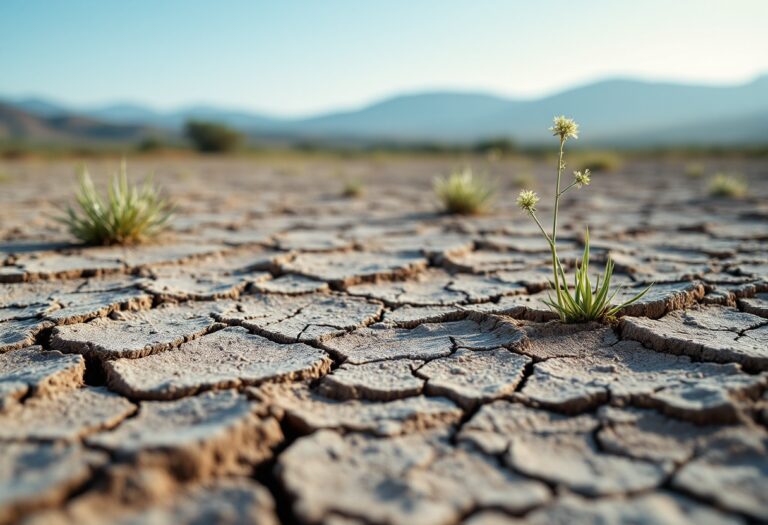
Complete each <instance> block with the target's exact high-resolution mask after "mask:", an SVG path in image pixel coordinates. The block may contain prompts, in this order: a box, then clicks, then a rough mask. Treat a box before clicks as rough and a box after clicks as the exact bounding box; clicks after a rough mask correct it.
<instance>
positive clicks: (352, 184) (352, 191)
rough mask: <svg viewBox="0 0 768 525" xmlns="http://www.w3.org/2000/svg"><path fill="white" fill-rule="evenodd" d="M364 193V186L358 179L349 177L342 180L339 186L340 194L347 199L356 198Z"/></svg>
mask: <svg viewBox="0 0 768 525" xmlns="http://www.w3.org/2000/svg"><path fill="white" fill-rule="evenodd" d="M363 193H365V186H364V185H363V181H361V180H360V179H349V180H347V181H345V182H344V186H343V187H342V188H341V196H342V197H345V198H347V199H357V198H360V197H362V196H363Z"/></svg>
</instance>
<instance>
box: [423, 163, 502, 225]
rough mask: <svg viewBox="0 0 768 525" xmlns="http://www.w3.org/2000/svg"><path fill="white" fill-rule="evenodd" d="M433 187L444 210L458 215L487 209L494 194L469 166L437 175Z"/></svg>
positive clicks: (485, 181) (488, 185)
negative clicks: (440, 175)
mask: <svg viewBox="0 0 768 525" xmlns="http://www.w3.org/2000/svg"><path fill="white" fill-rule="evenodd" d="M434 189H435V194H436V195H437V198H438V199H439V200H440V202H441V203H442V205H443V208H444V209H445V211H447V212H448V213H454V214H459V215H474V214H478V213H482V212H484V211H487V210H488V208H489V206H490V204H491V200H492V199H493V195H494V189H493V187H492V186H491V185H490V183H489V182H488V181H487V180H485V178H484V177H479V176H477V175H475V174H474V173H472V170H471V169H469V168H464V169H463V170H460V171H455V172H453V173H451V174H450V175H449V176H447V177H437V178H436V179H435V181H434Z"/></svg>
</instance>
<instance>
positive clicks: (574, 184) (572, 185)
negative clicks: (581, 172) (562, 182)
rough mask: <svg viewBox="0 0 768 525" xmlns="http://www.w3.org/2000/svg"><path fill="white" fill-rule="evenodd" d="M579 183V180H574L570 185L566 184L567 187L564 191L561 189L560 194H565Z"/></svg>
mask: <svg viewBox="0 0 768 525" xmlns="http://www.w3.org/2000/svg"><path fill="white" fill-rule="evenodd" d="M577 184H578V182H576V181H573V182H572V183H570V184H569V185H568V186H566V187H565V189H564V190H563V191H561V192H560V195H565V192H566V191H568V190H570V189H571V188H573V187H574V186H576V185H577Z"/></svg>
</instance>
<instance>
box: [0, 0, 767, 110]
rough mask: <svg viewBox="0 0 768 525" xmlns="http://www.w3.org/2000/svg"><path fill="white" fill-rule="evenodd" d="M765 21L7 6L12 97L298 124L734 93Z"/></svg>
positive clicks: (419, 10)
mask: <svg viewBox="0 0 768 525" xmlns="http://www.w3.org/2000/svg"><path fill="white" fill-rule="evenodd" d="M766 18H768V3H765V2H761V1H759V0H738V1H735V2H730V3H729V4H728V5H727V6H726V5H725V4H723V3H722V2H717V1H695V2H694V1H688V2H678V3H674V4H669V3H666V2H663V1H661V0H650V1H649V2H645V3H643V5H629V4H626V3H621V4H617V3H614V2H609V1H607V0H596V1H592V2H587V3H584V4H580V5H579V6H578V7H577V8H575V7H574V6H573V5H572V4H569V3H567V2H565V1H562V0H547V1H543V2H541V3H539V4H536V5H532V4H526V5H522V6H521V5H515V4H511V3H507V2H499V1H491V0H483V1H479V2H476V3H473V4H472V5H471V8H470V9H467V4H465V3H462V2H458V1H455V0H450V1H444V2H420V3H418V4H416V5H413V3H409V2H405V1H402V0H397V1H393V2H390V3H388V4H387V7H386V9H382V8H381V6H376V5H374V4H369V3H365V4H358V3H352V2H347V1H344V0H332V1H328V2H323V3H267V2H246V1H244V0H229V1H226V2H223V3H220V4H217V8H216V9H209V8H207V4H205V3H203V2H199V1H186V2H183V1H170V0H169V1H167V2H162V3H153V2H149V1H148V0H143V1H137V2H131V3H129V4H112V3H109V4H102V3H99V2H93V1H87V0H76V1H75V0H73V1H70V2H66V3H64V2H61V3H55V4H51V3H47V2H43V1H41V0H27V1H22V0H8V1H6V2H3V3H1V4H0V43H2V45H1V46H0V67H2V69H3V71H4V72H5V73H6V74H4V75H2V76H0V95H1V96H3V97H12V98H15V99H18V98H25V97H30V96H31V97H41V98H44V99H50V100H52V101H55V102H59V103H61V104H64V105H67V106H71V107H78V108H82V107H86V108H87V107H98V106H103V105H108V104H114V103H120V104H123V103H128V104H139V105H142V106H146V107H150V108H152V109H156V110H159V111H167V110H172V109H175V108H179V107H187V106H195V105H210V106H216V107H223V108H233V109H240V110H246V111H249V112H254V113H260V114H265V115H274V116H279V117H299V116H304V115H312V114H318V113H324V112H328V111H338V110H345V109H354V108H359V107H362V106H365V105H367V104H370V103H373V102H376V101H379V100H383V99H386V98H388V97H391V96H395V95H400V94H409V93H418V92H425V91H428V92H434V91H451V92H480V93H487V94H492V95H498V96H502V97H506V98H516V99H535V98H540V97H542V96H546V95H547V94H551V93H555V92H559V91H562V90H566V89H569V88H572V87H577V86H580V85H585V84H589V83H591V82H594V81H600V80H605V79H613V78H631V79H637V80H643V81H648V82H671V83H685V84H697V85H702V84H706V85H736V84H743V83H746V82H749V81H750V80H752V79H754V78H755V77H757V76H760V75H762V74H765V73H766V72H768V38H766V37H765V35H764V28H763V27H762V26H763V24H762V21H763V20H765V19H766Z"/></svg>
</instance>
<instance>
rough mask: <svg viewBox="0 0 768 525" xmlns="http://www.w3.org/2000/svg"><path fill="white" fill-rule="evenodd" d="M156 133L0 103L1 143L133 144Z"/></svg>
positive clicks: (141, 128) (129, 126)
mask: <svg viewBox="0 0 768 525" xmlns="http://www.w3.org/2000/svg"><path fill="white" fill-rule="evenodd" d="M158 133H159V132H158V130H155V129H152V128H149V127H147V126H136V125H120V124H112V123H107V122H101V121H98V120H95V119H92V118H89V117H83V116H79V115H74V114H56V115H55V116H47V117H45V116H40V115H35V114H33V113H31V112H28V111H24V110H22V109H19V108H18V107H14V106H11V105H8V104H3V103H0V140H9V141H18V142H26V143H30V144H60V143H72V144H74V143H127V142H131V143H134V142H138V141H139V140H141V139H142V138H145V137H149V136H155V135H157V134H158ZM166 133H167V132H166Z"/></svg>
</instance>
